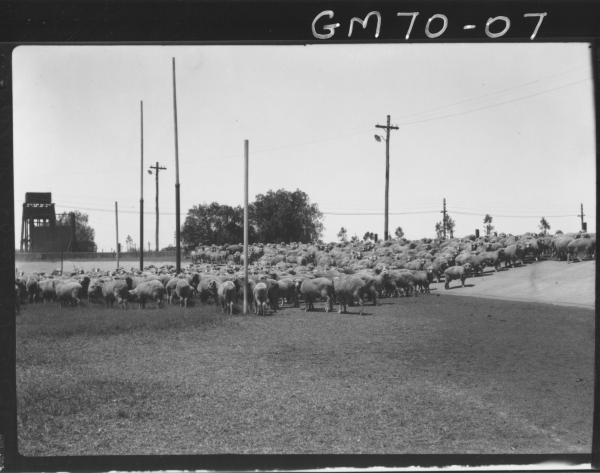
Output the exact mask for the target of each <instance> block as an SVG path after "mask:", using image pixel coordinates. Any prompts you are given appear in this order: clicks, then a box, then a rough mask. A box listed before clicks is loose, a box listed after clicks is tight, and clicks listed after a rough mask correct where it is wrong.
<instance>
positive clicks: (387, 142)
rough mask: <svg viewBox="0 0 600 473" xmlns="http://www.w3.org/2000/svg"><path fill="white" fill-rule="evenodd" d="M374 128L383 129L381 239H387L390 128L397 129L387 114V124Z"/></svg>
mask: <svg viewBox="0 0 600 473" xmlns="http://www.w3.org/2000/svg"><path fill="white" fill-rule="evenodd" d="M375 127H376V128H384V129H385V224H384V229H383V239H384V241H385V240H388V238H389V232H388V222H389V196H390V130H398V127H397V126H392V125H390V116H389V115H388V116H387V125H375Z"/></svg>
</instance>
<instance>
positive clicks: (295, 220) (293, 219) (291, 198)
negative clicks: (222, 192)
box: [181, 189, 323, 249]
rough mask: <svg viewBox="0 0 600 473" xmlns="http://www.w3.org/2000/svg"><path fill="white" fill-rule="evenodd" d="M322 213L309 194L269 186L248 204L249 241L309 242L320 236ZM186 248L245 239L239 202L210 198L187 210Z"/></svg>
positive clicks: (184, 226)
mask: <svg viewBox="0 0 600 473" xmlns="http://www.w3.org/2000/svg"><path fill="white" fill-rule="evenodd" d="M322 219H323V214H322V213H321V211H320V210H319V206H318V205H317V204H315V203H311V202H310V199H309V197H308V195H307V194H306V193H305V192H303V191H301V190H300V189H296V190H295V191H293V192H291V191H287V190H285V189H279V190H276V191H273V190H269V191H268V192H267V193H266V194H258V195H257V196H256V198H255V200H254V201H253V202H251V203H249V204H248V240H249V242H250V243H257V242H262V243H281V242H284V243H290V242H300V243H309V242H313V241H317V240H318V239H320V238H321V234H322V232H323V223H322ZM181 239H182V243H183V246H184V247H185V248H186V249H193V248H196V247H197V246H199V245H213V244H214V245H223V244H228V243H240V242H242V241H243V239H244V209H243V207H242V206H239V205H238V206H235V207H232V206H230V205H225V204H219V203H218V202H212V203H210V204H198V205H195V206H193V207H192V208H191V209H190V210H188V213H187V217H186V219H185V222H184V224H183V228H182V229H181Z"/></svg>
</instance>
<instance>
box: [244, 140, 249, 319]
mask: <svg viewBox="0 0 600 473" xmlns="http://www.w3.org/2000/svg"><path fill="white" fill-rule="evenodd" d="M246 314H248V140H245V141H244V315H246Z"/></svg>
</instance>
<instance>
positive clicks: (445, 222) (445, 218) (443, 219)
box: [442, 197, 448, 240]
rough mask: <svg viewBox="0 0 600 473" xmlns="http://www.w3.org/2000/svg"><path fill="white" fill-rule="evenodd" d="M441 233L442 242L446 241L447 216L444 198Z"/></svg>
mask: <svg viewBox="0 0 600 473" xmlns="http://www.w3.org/2000/svg"><path fill="white" fill-rule="evenodd" d="M442 214H443V216H442V232H443V235H444V240H445V239H446V227H447V225H448V216H447V215H446V198H445V197H444V207H443V209H442Z"/></svg>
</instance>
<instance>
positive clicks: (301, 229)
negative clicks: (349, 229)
mask: <svg viewBox="0 0 600 473" xmlns="http://www.w3.org/2000/svg"><path fill="white" fill-rule="evenodd" d="M250 214H251V220H252V222H253V225H254V226H255V229H256V238H257V240H258V241H260V242H264V243H275V242H285V243H290V242H300V243H309V242H313V241H316V240H318V239H319V238H320V236H321V233H322V232H323V224H322V222H321V220H322V218H323V214H322V213H321V212H320V211H319V206H318V205H317V204H311V203H310V199H309V197H308V194H306V193H305V192H302V191H301V190H300V189H296V190H295V191H294V192H290V191H286V190H285V189H279V190H277V191H272V190H270V191H269V192H267V193H266V194H259V195H257V196H256V200H255V201H254V202H253V204H252V206H251V207H250Z"/></svg>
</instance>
